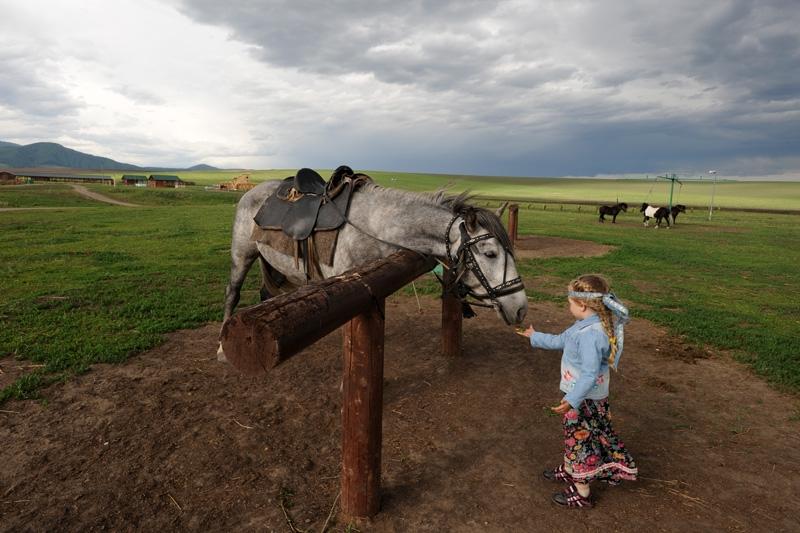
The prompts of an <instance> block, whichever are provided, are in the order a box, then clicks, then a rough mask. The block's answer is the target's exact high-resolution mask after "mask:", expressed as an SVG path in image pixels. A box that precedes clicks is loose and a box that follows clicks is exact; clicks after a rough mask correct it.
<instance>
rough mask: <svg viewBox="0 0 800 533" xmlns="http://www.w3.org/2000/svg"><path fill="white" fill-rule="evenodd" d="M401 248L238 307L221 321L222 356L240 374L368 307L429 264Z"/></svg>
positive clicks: (267, 364) (267, 365)
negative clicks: (362, 263)
mask: <svg viewBox="0 0 800 533" xmlns="http://www.w3.org/2000/svg"><path fill="white" fill-rule="evenodd" d="M435 264H436V263H435V261H434V260H433V259H432V258H429V257H426V256H422V255H420V254H417V253H414V252H411V251H408V250H401V251H399V252H396V253H394V254H392V255H391V256H389V257H387V258H385V259H380V260H376V261H373V262H371V263H367V264H366V265H364V266H362V267H361V268H359V269H357V270H353V271H349V272H346V273H344V274H342V275H341V276H336V277H333V278H328V279H325V280H322V281H319V282H316V283H313V284H311V285H306V286H304V287H301V288H299V289H297V290H296V291H293V292H291V293H287V294H282V295H280V296H277V297H275V298H271V299H269V300H267V301H265V302H262V303H260V304H258V305H254V306H251V307H247V308H245V309H242V310H241V311H239V312H238V313H236V314H235V315H233V316H232V317H230V318H229V319H228V320H227V322H225V324H224V325H223V326H222V333H221V336H220V340H221V341H222V349H223V350H224V351H225V357H226V358H227V359H228V361H229V362H230V363H231V364H232V365H233V366H234V367H235V368H237V369H238V370H240V371H241V372H243V373H245V374H262V373H264V372H267V371H269V369H271V368H273V367H275V366H276V365H277V364H278V363H280V362H281V361H285V360H286V359H288V358H289V357H291V356H293V355H294V354H296V353H297V352H299V351H301V350H303V349H304V348H306V347H307V346H310V345H311V344H313V343H315V342H316V341H318V340H319V339H321V338H322V337H324V336H325V335H327V334H329V333H331V332H332V331H334V330H335V329H336V328H338V327H340V326H342V325H344V324H345V323H347V322H348V321H349V320H350V319H352V318H353V317H355V316H357V315H360V314H362V313H365V312H367V311H369V310H371V309H372V308H373V307H374V306H375V305H376V303H378V302H380V301H381V300H383V299H384V298H386V297H387V296H389V295H390V294H392V293H393V292H395V291H397V290H398V289H400V288H402V287H403V286H404V285H406V284H408V283H409V282H411V281H413V280H414V279H415V278H417V277H419V276H420V275H421V274H423V273H425V272H428V271H429V270H431V269H432V268H433V267H434V266H435Z"/></svg>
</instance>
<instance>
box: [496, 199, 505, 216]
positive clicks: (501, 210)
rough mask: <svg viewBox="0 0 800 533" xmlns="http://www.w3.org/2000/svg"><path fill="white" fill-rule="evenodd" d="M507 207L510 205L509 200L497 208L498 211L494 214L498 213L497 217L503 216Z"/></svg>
mask: <svg viewBox="0 0 800 533" xmlns="http://www.w3.org/2000/svg"><path fill="white" fill-rule="evenodd" d="M506 207H508V202H505V203H503V205H501V206H500V207H498V208H497V211H495V212H494V214H495V215H497V218H500V217H502V216H503V211H505V210H506Z"/></svg>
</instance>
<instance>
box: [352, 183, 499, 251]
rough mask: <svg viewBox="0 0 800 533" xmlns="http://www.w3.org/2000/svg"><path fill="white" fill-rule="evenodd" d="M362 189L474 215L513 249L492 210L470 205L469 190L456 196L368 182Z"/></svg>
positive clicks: (400, 201) (400, 199) (401, 199)
mask: <svg viewBox="0 0 800 533" xmlns="http://www.w3.org/2000/svg"><path fill="white" fill-rule="evenodd" d="M363 190H365V191H369V192H371V193H375V194H381V195H385V196H389V197H391V198H392V200H395V201H397V202H398V203H403V204H405V205H409V206H411V205H419V204H423V205H430V206H434V207H443V208H445V209H447V210H449V211H450V212H451V213H452V214H454V215H460V216H462V217H464V218H471V217H474V220H475V222H476V223H477V224H478V225H480V226H481V227H482V228H484V229H486V231H488V232H489V233H490V234H491V235H492V236H494V237H495V238H496V239H497V240H498V241H500V244H501V245H502V246H503V247H504V248H505V249H506V250H513V246H512V245H511V238H510V237H509V236H508V232H507V231H506V227H505V226H504V225H503V221H502V220H500V217H498V216H497V215H496V214H495V213H494V212H493V211H490V210H488V209H484V208H482V207H477V206H474V205H470V204H469V203H468V202H469V201H470V200H472V199H473V198H474V195H472V194H471V193H470V192H469V191H465V192H462V193H461V194H458V195H456V196H452V195H447V194H445V191H444V190H442V189H439V190H438V191H436V192H433V193H427V192H411V191H404V190H402V189H391V188H387V187H382V186H380V185H378V184H377V183H374V182H370V183H366V184H364V185H363Z"/></svg>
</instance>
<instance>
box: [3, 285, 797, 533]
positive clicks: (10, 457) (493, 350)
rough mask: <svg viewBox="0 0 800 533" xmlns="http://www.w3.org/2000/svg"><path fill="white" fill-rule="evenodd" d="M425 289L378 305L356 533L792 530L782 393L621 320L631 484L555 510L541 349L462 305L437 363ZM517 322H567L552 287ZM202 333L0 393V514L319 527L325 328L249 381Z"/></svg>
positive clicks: (163, 527)
mask: <svg viewBox="0 0 800 533" xmlns="http://www.w3.org/2000/svg"><path fill="white" fill-rule="evenodd" d="M439 305H440V304H439V301H438V300H437V299H435V298H423V299H422V309H421V310H419V309H418V308H417V303H416V301H415V300H414V299H413V298H403V297H394V298H392V299H390V300H389V301H388V302H387V311H386V313H387V336H386V355H385V357H386V361H385V389H384V423H383V458H382V460H383V463H382V464H383V474H382V487H383V492H382V511H381V512H380V513H379V514H378V515H377V516H376V517H375V519H374V520H372V521H371V522H370V523H367V524H362V525H361V526H360V527H359V529H360V530H361V531H377V532H405V531H411V532H417V531H437V532H440V531H458V532H461V531H464V532H472V531H526V532H527V531H576V530H598V529H601V528H602V529H612V530H616V531H641V530H642V529H643V528H645V527H646V528H649V529H651V530H658V531H711V530H713V531H726V530H732V531H747V530H760V531H763V530H767V531H798V530H800V513H799V511H800V505H799V504H798V501H797V495H798V494H800V447H798V446H797V445H796V444H795V443H794V442H793V441H794V439H796V436H797V434H798V430H799V429H800V423H799V422H798V421H797V420H794V419H793V418H796V414H795V415H794V416H793V415H792V413H796V412H797V411H796V410H797V408H798V403H799V402H798V400H797V398H795V397H792V396H787V395H784V394H781V393H778V392H776V391H774V390H772V389H771V388H770V387H768V386H767V385H765V384H764V383H763V382H762V381H761V380H760V379H758V378H756V377H754V376H753V374H752V373H751V372H749V371H748V370H747V369H745V368H743V367H742V366H740V365H738V364H736V363H734V362H732V361H731V360H730V359H729V358H728V357H726V356H725V355H723V354H711V353H708V352H706V351H703V350H698V349H696V348H691V347H689V346H686V345H685V344H682V343H681V342H680V341H679V340H678V339H675V338H670V337H668V336H667V335H666V334H665V332H664V331H662V330H661V329H659V328H656V327H654V326H653V325H652V324H650V323H648V322H645V321H642V320H634V321H633V322H632V323H631V324H630V326H629V327H628V328H627V329H626V343H625V355H624V357H623V359H622V363H621V365H620V371H619V372H618V373H616V374H614V375H613V376H612V385H611V389H612V406H613V408H614V416H615V424H616V428H617V430H618V431H619V432H620V434H621V435H622V436H623V439H624V440H625V442H626V444H627V446H628V448H629V449H630V450H631V452H632V453H633V454H634V457H635V458H636V460H637V463H638V466H639V469H640V472H641V479H640V480H639V481H637V482H632V483H627V484H623V485H621V486H619V487H606V486H599V487H596V488H595V489H594V490H595V495H596V498H597V507H596V508H595V509H593V510H588V511H575V510H563V509H560V508H558V507H556V506H555V505H554V504H553V503H551V501H550V497H551V495H552V493H553V492H554V491H555V490H556V489H557V488H558V485H554V484H551V483H549V482H546V481H544V480H543V479H542V478H541V475H540V473H541V471H542V470H543V469H544V468H547V467H550V466H553V465H555V464H557V462H558V461H559V459H560V450H561V440H560V431H561V430H560V425H559V419H558V418H557V417H555V416H553V415H551V414H550V412H549V411H548V407H549V406H551V405H554V404H556V403H557V401H558V400H559V398H560V395H559V392H558V375H559V370H558V367H559V354H558V353H557V352H544V351H538V350H532V349H531V348H530V347H529V346H528V345H527V344H526V340H525V339H523V338H521V337H519V336H516V335H514V334H513V333H512V332H511V329H510V328H509V327H507V326H505V325H503V324H502V322H501V321H500V320H499V319H498V318H497V317H496V316H495V315H494V314H493V312H491V311H486V310H478V312H479V316H478V317H477V318H475V319H472V320H469V321H466V322H465V325H464V354H463V356H462V357H461V358H458V359H453V360H448V359H445V358H444V357H442V356H441V355H439V353H438V349H439V333H440V317H441V315H440V307H439ZM529 317H530V321H531V322H532V323H534V324H535V325H536V326H537V327H538V328H540V329H542V330H543V331H553V332H555V331H559V330H561V329H562V328H565V327H566V326H568V325H569V324H570V323H571V322H572V320H571V318H570V316H569V314H568V311H567V309H566V306H555V305H551V304H535V305H532V306H531V308H530V310H529ZM218 330H219V324H209V325H207V326H206V327H203V328H201V329H198V330H192V331H181V332H177V333H175V334H173V335H172V336H171V337H170V338H169V340H168V342H166V343H165V344H164V345H162V346H160V347H159V348H157V349H154V350H152V351H149V352H147V353H144V354H142V355H139V356H137V357H134V358H132V359H131V360H129V361H128V362H127V363H125V364H122V365H114V366H111V365H97V366H95V367H94V368H93V369H92V370H91V371H90V372H89V373H87V374H84V375H82V376H78V377H76V378H74V379H72V380H70V381H69V382H67V383H66V384H59V385H55V386H52V387H50V388H48V389H47V390H45V391H43V397H44V399H45V400H44V401H26V402H11V403H7V404H6V405H4V406H3V407H2V409H3V410H2V412H0V442H2V446H0V465H1V466H0V531H4V532H6V531H9V532H10V531H15V532H17V531H56V530H57V531H99V530H114V531H133V530H143V531H174V530H202V531H233V530H235V531H291V528H290V526H289V525H288V522H287V518H286V516H285V515H284V509H285V510H286V513H287V515H288V516H289V517H290V519H291V520H292V521H293V523H294V524H296V527H297V528H298V530H299V529H303V530H306V531H315V532H316V531H320V530H321V529H322V526H323V524H324V523H325V521H326V518H327V517H328V515H329V514H330V512H331V509H332V506H333V504H334V500H335V499H336V497H337V492H338V485H339V469H340V438H341V430H340V407H341V397H340V392H339V381H340V374H341V371H342V356H341V336H340V334H339V333H334V334H332V335H329V336H328V337H326V338H325V339H323V340H321V341H319V342H318V343H317V344H315V345H313V346H312V347H310V348H308V349H306V350H305V351H304V352H302V353H300V354H298V355H297V356H295V357H294V358H292V359H290V360H289V361H287V362H285V363H284V364H283V365H281V366H279V367H278V368H276V369H275V370H274V372H273V373H271V374H269V375H267V376H265V377H259V378H250V377H245V376H242V375H240V374H239V373H238V372H237V371H236V370H234V369H233V368H231V367H230V366H228V365H225V364H222V363H218V362H217V361H216V360H215V357H214V352H215V348H216V340H217V334H218ZM281 504H283V509H282V507H281ZM336 517H337V514H336V511H335V510H334V513H333V519H332V522H333V527H332V528H330V529H329V530H335V531H344V530H345V527H346V524H343V523H342V522H341V521H337V520H336Z"/></svg>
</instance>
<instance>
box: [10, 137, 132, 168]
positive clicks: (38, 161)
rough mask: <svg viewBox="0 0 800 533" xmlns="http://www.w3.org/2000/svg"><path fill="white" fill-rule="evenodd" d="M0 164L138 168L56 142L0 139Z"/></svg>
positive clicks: (15, 165) (16, 166)
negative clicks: (4, 140)
mask: <svg viewBox="0 0 800 533" xmlns="http://www.w3.org/2000/svg"><path fill="white" fill-rule="evenodd" d="M0 166H3V167H10V168H40V167H65V168H77V169H94V170H127V169H138V168H140V167H137V166H136V165H131V164H129V163H120V162H119V161H114V160H113V159H109V158H107V157H98V156H96V155H90V154H84V153H83V152H78V151H77V150H72V149H71V148H66V147H64V146H61V145H60V144H57V143H47V142H44V143H33V144H28V145H25V146H21V145H19V144H14V143H9V142H3V141H0Z"/></svg>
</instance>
